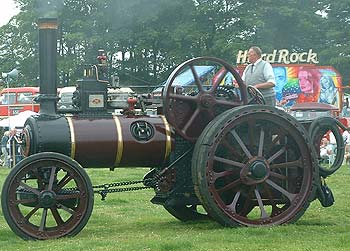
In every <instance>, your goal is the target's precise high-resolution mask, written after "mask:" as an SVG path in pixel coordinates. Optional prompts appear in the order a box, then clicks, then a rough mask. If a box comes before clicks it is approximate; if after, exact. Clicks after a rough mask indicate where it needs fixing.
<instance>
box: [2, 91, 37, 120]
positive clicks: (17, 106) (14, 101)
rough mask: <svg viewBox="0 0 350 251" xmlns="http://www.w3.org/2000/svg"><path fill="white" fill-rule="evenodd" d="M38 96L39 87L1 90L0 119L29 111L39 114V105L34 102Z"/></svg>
mask: <svg viewBox="0 0 350 251" xmlns="http://www.w3.org/2000/svg"><path fill="white" fill-rule="evenodd" d="M38 94H39V87H15V88H5V89H3V90H1V92H0V118H6V117H8V116H12V115H16V114H18V113H20V112H23V111H27V110H30V111H34V112H39V104H37V103H35V102H34V97H36V96H37V95H38Z"/></svg>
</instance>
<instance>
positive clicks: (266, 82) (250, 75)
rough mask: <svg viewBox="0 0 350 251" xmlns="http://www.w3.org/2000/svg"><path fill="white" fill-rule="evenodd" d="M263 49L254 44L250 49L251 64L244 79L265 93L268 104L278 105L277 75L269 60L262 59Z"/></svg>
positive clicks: (243, 76) (249, 58) (246, 69)
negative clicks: (275, 88) (276, 91)
mask: <svg viewBox="0 0 350 251" xmlns="http://www.w3.org/2000/svg"><path fill="white" fill-rule="evenodd" d="M261 54H262V53H261V49H260V48H259V47H256V46H253V47H251V48H250V49H249V50H248V60H249V62H250V64H249V65H248V66H247V67H246V68H245V69H244V72H243V75H242V79H243V81H244V82H245V83H246V84H247V85H253V86H255V87H256V88H258V89H259V91H261V93H262V94H263V96H264V98H265V101H266V105H271V106H275V105H276V93H275V90H274V87H275V85H276V80H275V75H274V73H273V69H272V66H271V64H270V63H269V62H266V61H265V60H262V59H261Z"/></svg>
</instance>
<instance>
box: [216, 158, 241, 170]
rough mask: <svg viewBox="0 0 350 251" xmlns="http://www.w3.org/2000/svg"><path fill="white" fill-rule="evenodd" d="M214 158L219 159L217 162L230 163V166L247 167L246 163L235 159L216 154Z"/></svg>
mask: <svg viewBox="0 0 350 251" xmlns="http://www.w3.org/2000/svg"><path fill="white" fill-rule="evenodd" d="M214 160H215V161H217V162H220V163H223V164H226V165H229V166H233V167H239V168H243V167H245V164H243V163H241V162H237V161H234V160H230V159H225V158H221V157H218V156H214ZM226 169H227V168H226ZM235 169H237V168H235Z"/></svg>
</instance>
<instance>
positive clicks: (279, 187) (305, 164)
mask: <svg viewBox="0 0 350 251" xmlns="http://www.w3.org/2000/svg"><path fill="white" fill-rule="evenodd" d="M316 167H317V160H316V154H315V152H314V151H313V148H312V143H311V140H310V139H309V137H308V134H307V132H306V131H305V129H304V127H303V126H302V125H301V124H300V123H298V122H297V121H296V120H295V119H293V118H292V117H291V116H290V115H288V114H286V113H285V112H283V111H280V110H278V109H276V108H273V107H268V106H246V107H238V108H234V109H232V110H229V111H227V112H225V113H223V114H222V115H220V116H219V117H218V118H216V119H215V120H213V121H212V122H211V123H210V124H209V125H208V126H207V127H206V128H205V130H204V131H203V133H202V134H201V136H200V137H199V139H198V141H197V143H196V146H195V149H194V154H193V161H192V175H193V182H194V185H195V191H196V194H197V196H198V198H199V199H200V200H201V202H202V204H203V206H204V208H205V209H206V211H207V212H208V213H209V214H210V216H211V217H212V218H213V219H215V220H217V221H218V222H219V223H221V224H223V225H226V226H236V225H245V226H271V225H280V224H285V223H291V222H295V221H296V220H297V219H298V218H299V217H301V215H303V213H304V212H305V210H306V209H307V207H308V206H309V204H310V202H311V201H312V200H313V199H314V197H315V196H314V193H315V190H316V184H317V182H318V179H319V176H318V169H317V168H316Z"/></svg>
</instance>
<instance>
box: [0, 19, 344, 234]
mask: <svg viewBox="0 0 350 251" xmlns="http://www.w3.org/2000/svg"><path fill="white" fill-rule="evenodd" d="M56 33H57V20H56V19H41V20H40V21H39V60H40V95H39V97H38V102H39V103H40V106H41V108H40V114H39V115H36V116H32V117H30V118H29V119H27V121H26V123H25V127H24V129H23V133H22V139H23V146H22V150H23V153H24V155H25V156H26V158H24V159H23V160H22V161H21V162H19V163H18V164H17V165H16V166H15V167H14V168H13V169H12V170H11V172H10V174H9V175H8V177H7V178H6V180H5V183H4V185H3V190H2V198H1V202H2V211H3V214H4V217H5V219H6V221H7V223H8V225H9V226H10V228H11V229H12V230H13V231H14V232H15V233H16V234H17V235H19V236H20V237H22V238H23V239H51V238H59V237H63V236H74V235H76V234H77V233H79V232H80V231H81V230H82V229H83V228H84V226H85V225H86V223H87V222H88V220H89V218H90V215H91V213H92V210H93V203H94V193H99V194H100V195H102V198H103V199H104V198H105V196H106V194H107V193H109V192H113V191H115V190H116V189H111V187H113V184H112V185H111V184H109V185H108V186H93V185H92V184H91V181H90V179H89V177H88V175H87V174H86V172H85V170H84V168H110V169H111V170H113V169H115V168H118V167H135V166H137V167H150V171H149V172H148V173H146V174H145V176H144V178H143V180H142V181H141V183H142V185H143V187H141V188H152V189H154V192H155V195H154V197H153V198H152V199H151V202H152V203H156V204H160V205H162V206H163V207H164V208H165V209H166V210H167V211H168V212H169V213H170V214H172V215H173V216H175V217H176V218H178V219H179V220H181V221H188V220H200V219H213V220H215V221H217V222H219V223H220V224H222V225H224V226H229V227H233V226H239V225H242V226H272V225H280V224H286V223H292V222H295V221H296V220H298V218H300V217H301V216H302V215H303V213H304V212H305V210H306V209H307V208H308V206H309V204H310V203H311V202H312V201H313V200H315V199H319V200H320V201H321V203H322V205H323V206H330V205H331V204H332V203H333V197H332V194H331V191H330V189H329V188H328V187H327V186H326V185H325V184H324V178H325V177H327V176H328V175H330V174H332V173H334V172H335V171H336V170H337V169H338V168H339V167H340V165H341V162H342V158H343V155H344V144H343V141H342V140H341V139H340V138H339V135H340V137H341V134H340V131H339V123H338V122H337V121H336V120H335V119H333V118H320V119H317V120H315V121H302V122H300V121H297V120H296V119H294V118H293V117H292V116H290V115H289V114H287V113H285V112H284V111H282V110H279V109H277V108H274V107H269V106H266V105H264V99H263V96H262V95H261V93H260V92H259V91H258V90H257V89H256V88H254V87H250V86H246V85H245V84H244V83H243V81H242V79H241V78H240V76H239V74H238V73H237V72H236V71H235V70H234V68H233V67H232V66H231V65H230V64H228V63H226V62H225V61H223V60H221V59H217V58H211V57H201V58H195V59H191V60H188V61H186V62H184V63H182V64H181V65H179V66H178V67H177V68H176V69H175V70H174V71H173V72H172V73H171V75H170V76H169V78H168V80H167V82H166V85H165V87H164V91H163V113H164V116H161V115H159V116H158V115H157V116H156V115H143V114H141V115H136V114H135V112H134V110H133V109H129V110H126V111H124V114H123V115H114V114H113V113H110V112H108V107H107V86H108V81H107V80H106V78H105V76H104V75H105V67H106V66H105V61H104V60H99V62H98V64H94V65H89V66H86V67H85V69H84V76H83V78H82V79H81V80H79V81H78V87H77V91H76V93H74V95H73V99H74V106H75V109H73V110H72V111H70V112H69V113H65V114H60V113H57V108H56V102H57V95H56V87H57V86H56V71H57V70H56V51H57V49H56V46H57V38H56ZM99 59H101V57H100V58H99ZM208 66H210V67H211V71H212V73H210V74H209V77H208V75H206V76H205V77H203V76H202V75H201V74H199V72H200V69H201V68H203V67H208ZM184 72H189V73H190V77H191V78H192V81H191V84H189V85H186V84H185V83H183V82H182V81H184V80H183V78H182V77H181V76H182V74H183V73H184ZM227 75H230V76H232V77H233V79H234V80H235V82H236V84H237V85H238V88H237V85H233V84H232V82H231V83H224V82H225V81H224V79H225V76H227ZM329 130H331V131H332V132H333V133H334V134H335V136H336V139H337V143H338V152H337V156H336V161H335V162H334V164H333V165H332V166H330V167H322V166H320V165H319V163H318V152H319V143H320V141H321V138H322V136H323V135H324V134H325V133H326V132H327V131H329ZM96 188H98V189H97V190H94V189H96ZM141 188H140V189H141ZM200 206H202V207H203V208H204V210H199V207H200Z"/></svg>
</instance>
